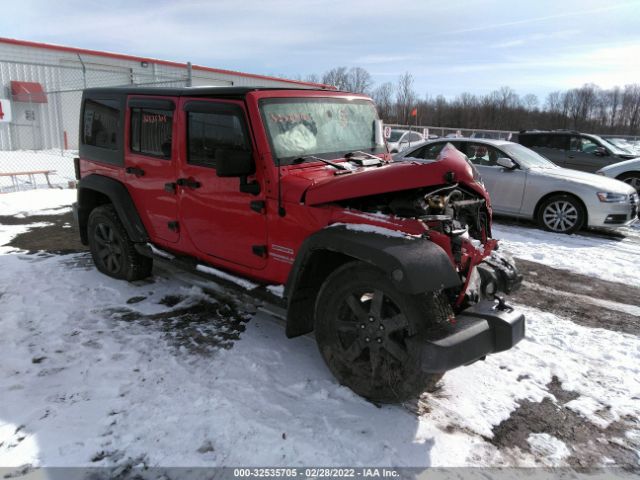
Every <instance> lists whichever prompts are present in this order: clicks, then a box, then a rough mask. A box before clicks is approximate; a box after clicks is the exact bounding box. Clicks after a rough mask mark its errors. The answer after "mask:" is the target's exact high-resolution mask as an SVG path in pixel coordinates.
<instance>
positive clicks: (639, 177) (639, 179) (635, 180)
mask: <svg viewBox="0 0 640 480" xmlns="http://www.w3.org/2000/svg"><path fill="white" fill-rule="evenodd" d="M616 180H620V181H623V182H624V183H628V184H629V185H631V186H632V187H633V188H635V189H636V192H638V193H640V172H627V173H623V174H622V175H620V176H619V177H617V178H616Z"/></svg>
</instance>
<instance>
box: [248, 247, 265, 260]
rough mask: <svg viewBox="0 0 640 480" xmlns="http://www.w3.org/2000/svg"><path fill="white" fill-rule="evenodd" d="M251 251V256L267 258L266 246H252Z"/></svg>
mask: <svg viewBox="0 0 640 480" xmlns="http://www.w3.org/2000/svg"><path fill="white" fill-rule="evenodd" d="M251 250H253V254H254V255H257V256H258V257H262V258H265V257H266V256H267V246H266V245H254V246H253V247H251Z"/></svg>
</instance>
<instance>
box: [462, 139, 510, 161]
mask: <svg viewBox="0 0 640 480" xmlns="http://www.w3.org/2000/svg"><path fill="white" fill-rule="evenodd" d="M466 154H467V157H469V160H471V163H473V164H475V165H482V166H485V167H492V166H494V165H497V160H498V157H499V156H501V155H499V154H498V150H496V149H495V148H493V147H492V146H490V145H485V144H482V143H467V148H466ZM502 156H504V155H502Z"/></svg>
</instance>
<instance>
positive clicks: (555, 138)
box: [545, 135, 567, 150]
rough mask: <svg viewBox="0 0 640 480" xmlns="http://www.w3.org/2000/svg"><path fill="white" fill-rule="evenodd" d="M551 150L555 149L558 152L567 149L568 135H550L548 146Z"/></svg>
mask: <svg viewBox="0 0 640 480" xmlns="http://www.w3.org/2000/svg"><path fill="white" fill-rule="evenodd" d="M545 146H547V147H549V148H555V149H557V150H566V149H567V136H566V135H549V136H548V140H547V144H546V145H545Z"/></svg>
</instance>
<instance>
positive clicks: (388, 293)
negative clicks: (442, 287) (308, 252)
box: [315, 262, 453, 403]
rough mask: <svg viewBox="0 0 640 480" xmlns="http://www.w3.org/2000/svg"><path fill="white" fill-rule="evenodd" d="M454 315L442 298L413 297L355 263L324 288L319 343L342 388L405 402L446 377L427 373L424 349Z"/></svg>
mask: <svg viewBox="0 0 640 480" xmlns="http://www.w3.org/2000/svg"><path fill="white" fill-rule="evenodd" d="M452 315H453V311H452V309H451V306H450V305H449V303H448V302H447V301H446V299H445V298H444V297H443V296H442V295H440V294H432V293H430V294H423V295H407V294H405V293H403V292H401V291H399V290H398V289H397V288H396V287H395V285H394V284H393V283H392V281H391V280H390V279H389V278H388V276H387V275H385V274H384V273H383V272H382V271H381V270H379V269H377V268H375V267H372V266H370V265H367V264H365V263H362V262H350V263H347V264H345V265H343V266H342V267H340V268H338V269H337V270H336V271H335V272H333V273H332V274H331V275H330V276H329V277H328V278H327V280H326V281H325V283H324V284H323V286H322V288H321V289H320V292H319V294H318V298H317V301H316V308H315V322H316V323H315V332H316V341H317V343H318V347H319V349H320V353H321V354H322V357H323V358H324V360H325V362H326V364H327V366H328V367H329V369H330V370H331V372H332V373H333V374H334V375H335V377H336V378H337V379H338V381H339V382H340V383H341V384H342V385H345V386H347V387H349V388H350V389H351V390H353V391H354V392H355V393H357V394H358V395H361V396H363V397H365V398H367V399H369V400H372V401H376V402H382V403H394V402H403V401H406V400H408V399H411V398H414V397H416V396H418V395H419V394H420V393H422V392H424V391H431V390H433V389H434V388H435V386H436V383H437V382H438V380H440V378H442V374H434V373H427V372H425V371H424V370H423V367H422V363H421V359H422V356H421V346H422V345H423V343H424V341H426V340H430V339H435V338H439V337H440V336H442V335H443V333H446V331H447V329H448V327H449V325H450V324H449V319H450V317H451V316H452Z"/></svg>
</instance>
